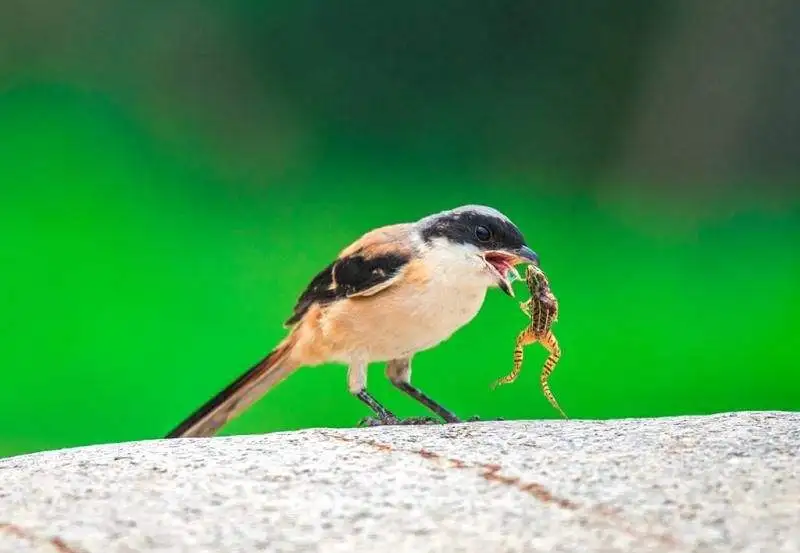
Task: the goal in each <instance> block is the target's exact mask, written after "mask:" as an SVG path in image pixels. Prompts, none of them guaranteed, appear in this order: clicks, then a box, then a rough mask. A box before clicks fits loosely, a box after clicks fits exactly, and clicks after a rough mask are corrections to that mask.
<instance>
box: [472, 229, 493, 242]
mask: <svg viewBox="0 0 800 553" xmlns="http://www.w3.org/2000/svg"><path fill="white" fill-rule="evenodd" d="M475 237H476V238H477V239H478V240H480V241H481V242H486V241H488V240H489V239H490V238H491V237H492V233H491V232H490V231H489V229H488V228H486V227H484V226H478V227H475Z"/></svg>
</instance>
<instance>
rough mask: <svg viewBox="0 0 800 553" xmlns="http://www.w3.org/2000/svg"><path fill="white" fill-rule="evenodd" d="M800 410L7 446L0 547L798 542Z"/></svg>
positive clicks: (632, 546) (784, 545)
mask: <svg viewBox="0 0 800 553" xmlns="http://www.w3.org/2000/svg"><path fill="white" fill-rule="evenodd" d="M799 451H800V413H785V412H769V413H765V412H747V413H729V414H721V415H713V416H705V417H679V418H663V419H628V420H616V421H578V420H573V421H560V420H556V421H510V422H478V423H467V424H461V425H447V426H424V427H408V426H398V427H384V428H365V429H347V430H344V429H328V430H325V429H317V430H307V431H300V432H285V433H274V434H268V435H262V436H237V437H221V438H212V439H182V440H154V441H145V442H135V443H123V444H115V445H102V446H92V447H84V448H76V449H67V450H59V451H51V452H45V453H38V454H32V455H24V456H18V457H11V458H6V459H2V460H0V552H2V553H30V552H37V553H45V552H49V553H78V552H87V553H133V552H137V553H139V552H142V553H144V552H171V553H172V552H174V553H178V552H181V553H182V552H187V553H188V552H192V553H204V552H224V553H239V552H250V551H286V552H290V551H291V552H294V551H297V552H301V551H326V552H327V551H331V552H337V551H341V552H348V553H359V552H362V551H363V552H366V551H370V552H372V551H375V550H380V549H381V548H384V549H385V550H386V551H392V552H394V551H397V552H415V553H416V552H428V551H437V552H438V551H441V552H448V553H449V552H461V551H463V552H479V553H494V552H511V551H531V552H534V551H535V552H545V551H565V552H567V551H569V552H592V551H602V552H605V551H608V552H612V551H619V552H626V553H628V552H631V551H653V552H660V551H665V552H666V551H676V552H678V551H697V552H704V551H709V552H711V551H714V552H716V551H720V552H722V551H724V552H726V553H727V552H743V551H747V552H751V551H752V552H759V553H760V552H769V553H779V552H787V553H788V552H798V551H800V453H798V452H799Z"/></svg>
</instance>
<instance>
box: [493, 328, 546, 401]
mask: <svg viewBox="0 0 800 553" xmlns="http://www.w3.org/2000/svg"><path fill="white" fill-rule="evenodd" d="M535 341H536V335H535V334H534V332H533V330H532V329H531V327H530V326H528V327H526V328H525V330H523V331H522V332H520V333H519V336H517V342H516V347H515V348H514V368H513V369H512V370H511V372H510V373H508V374H507V375H506V376H504V377H503V378H500V379H498V380H496V381H495V382H494V384H492V388H497V387H498V386H500V385H501V384H509V383H511V382H514V381H515V380H516V379H517V376H519V372H520V371H521V370H522V358H523V348H524V347H525V346H527V345H529V344H532V343H534V342H535Z"/></svg>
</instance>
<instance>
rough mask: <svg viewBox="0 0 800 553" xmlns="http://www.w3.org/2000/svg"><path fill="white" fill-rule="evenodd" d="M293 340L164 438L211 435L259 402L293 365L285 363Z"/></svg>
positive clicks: (273, 352)
mask: <svg viewBox="0 0 800 553" xmlns="http://www.w3.org/2000/svg"><path fill="white" fill-rule="evenodd" d="M293 345H294V340H293V339H292V337H291V336H290V337H289V338H287V339H286V340H284V341H283V342H281V344H279V345H278V347H276V348H275V349H274V350H272V351H271V352H270V353H269V354H267V356H266V357H264V358H263V359H262V360H261V361H259V362H258V363H256V364H255V365H253V367H252V368H250V369H249V370H248V371H247V372H245V373H244V374H242V375H241V376H240V377H239V378H237V379H236V380H234V381H233V382H232V383H230V384H229V385H228V386H227V387H226V388H225V389H224V390H222V391H221V392H220V393H218V394H217V395H215V396H214V397H212V398H211V399H210V400H208V401H207V402H206V403H205V404H203V405H202V406H201V407H200V408H199V409H198V410H197V411H195V412H194V413H192V414H191V415H190V416H189V417H188V418H187V419H186V420H184V421H183V422H182V423H180V424H179V425H178V426H177V427H176V428H175V429H174V430H172V432H170V433H169V434H167V435H166V436H165V438H186V437H194V438H198V437H205V436H213V435H214V434H215V433H216V432H217V431H218V430H219V429H220V428H221V427H222V426H224V425H225V424H226V423H227V422H228V421H230V420H231V419H233V418H235V417H236V416H238V415H239V414H241V413H242V412H243V411H244V410H245V409H247V408H248V407H249V406H250V405H251V404H253V403H254V402H255V401H257V400H258V399H260V398H261V397H262V396H263V395H264V394H265V393H267V391H268V390H269V389H270V388H272V387H273V386H274V385H275V384H277V383H278V382H279V381H280V380H282V379H283V378H285V377H286V376H288V374H289V373H290V372H292V371H293V370H294V369H295V368H296V365H295V364H293V363H291V362H290V361H289V360H288V357H289V353H290V352H291V349H292V346H293Z"/></svg>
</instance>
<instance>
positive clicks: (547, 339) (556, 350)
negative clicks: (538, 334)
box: [539, 331, 568, 419]
mask: <svg viewBox="0 0 800 553" xmlns="http://www.w3.org/2000/svg"><path fill="white" fill-rule="evenodd" d="M541 342H542V345H543V346H544V347H545V348H547V351H548V352H549V353H550V355H549V356H548V357H547V359H546V360H545V362H544V367H543V368H542V374H541V376H540V378H539V380H540V382H541V384H542V392H544V397H546V398H547V401H549V402H550V405H552V406H553V407H554V408H555V409H556V410H558V412H559V413H561V416H562V417H564V418H565V419H566V418H568V417H567V415H566V413H564V411H563V409H561V407H560V406H559V405H558V402H557V401H556V398H555V396H553V392H551V391H550V386H549V385H548V384H547V379H548V378H550V374H551V373H552V372H553V369H555V368H556V363H558V360H559V359H560V358H561V348H560V347H559V345H558V340H556V337H555V335H554V334H553V333H552V332H550V331H548V332H547V334H545V335H544V336H543V337H542V339H541Z"/></svg>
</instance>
